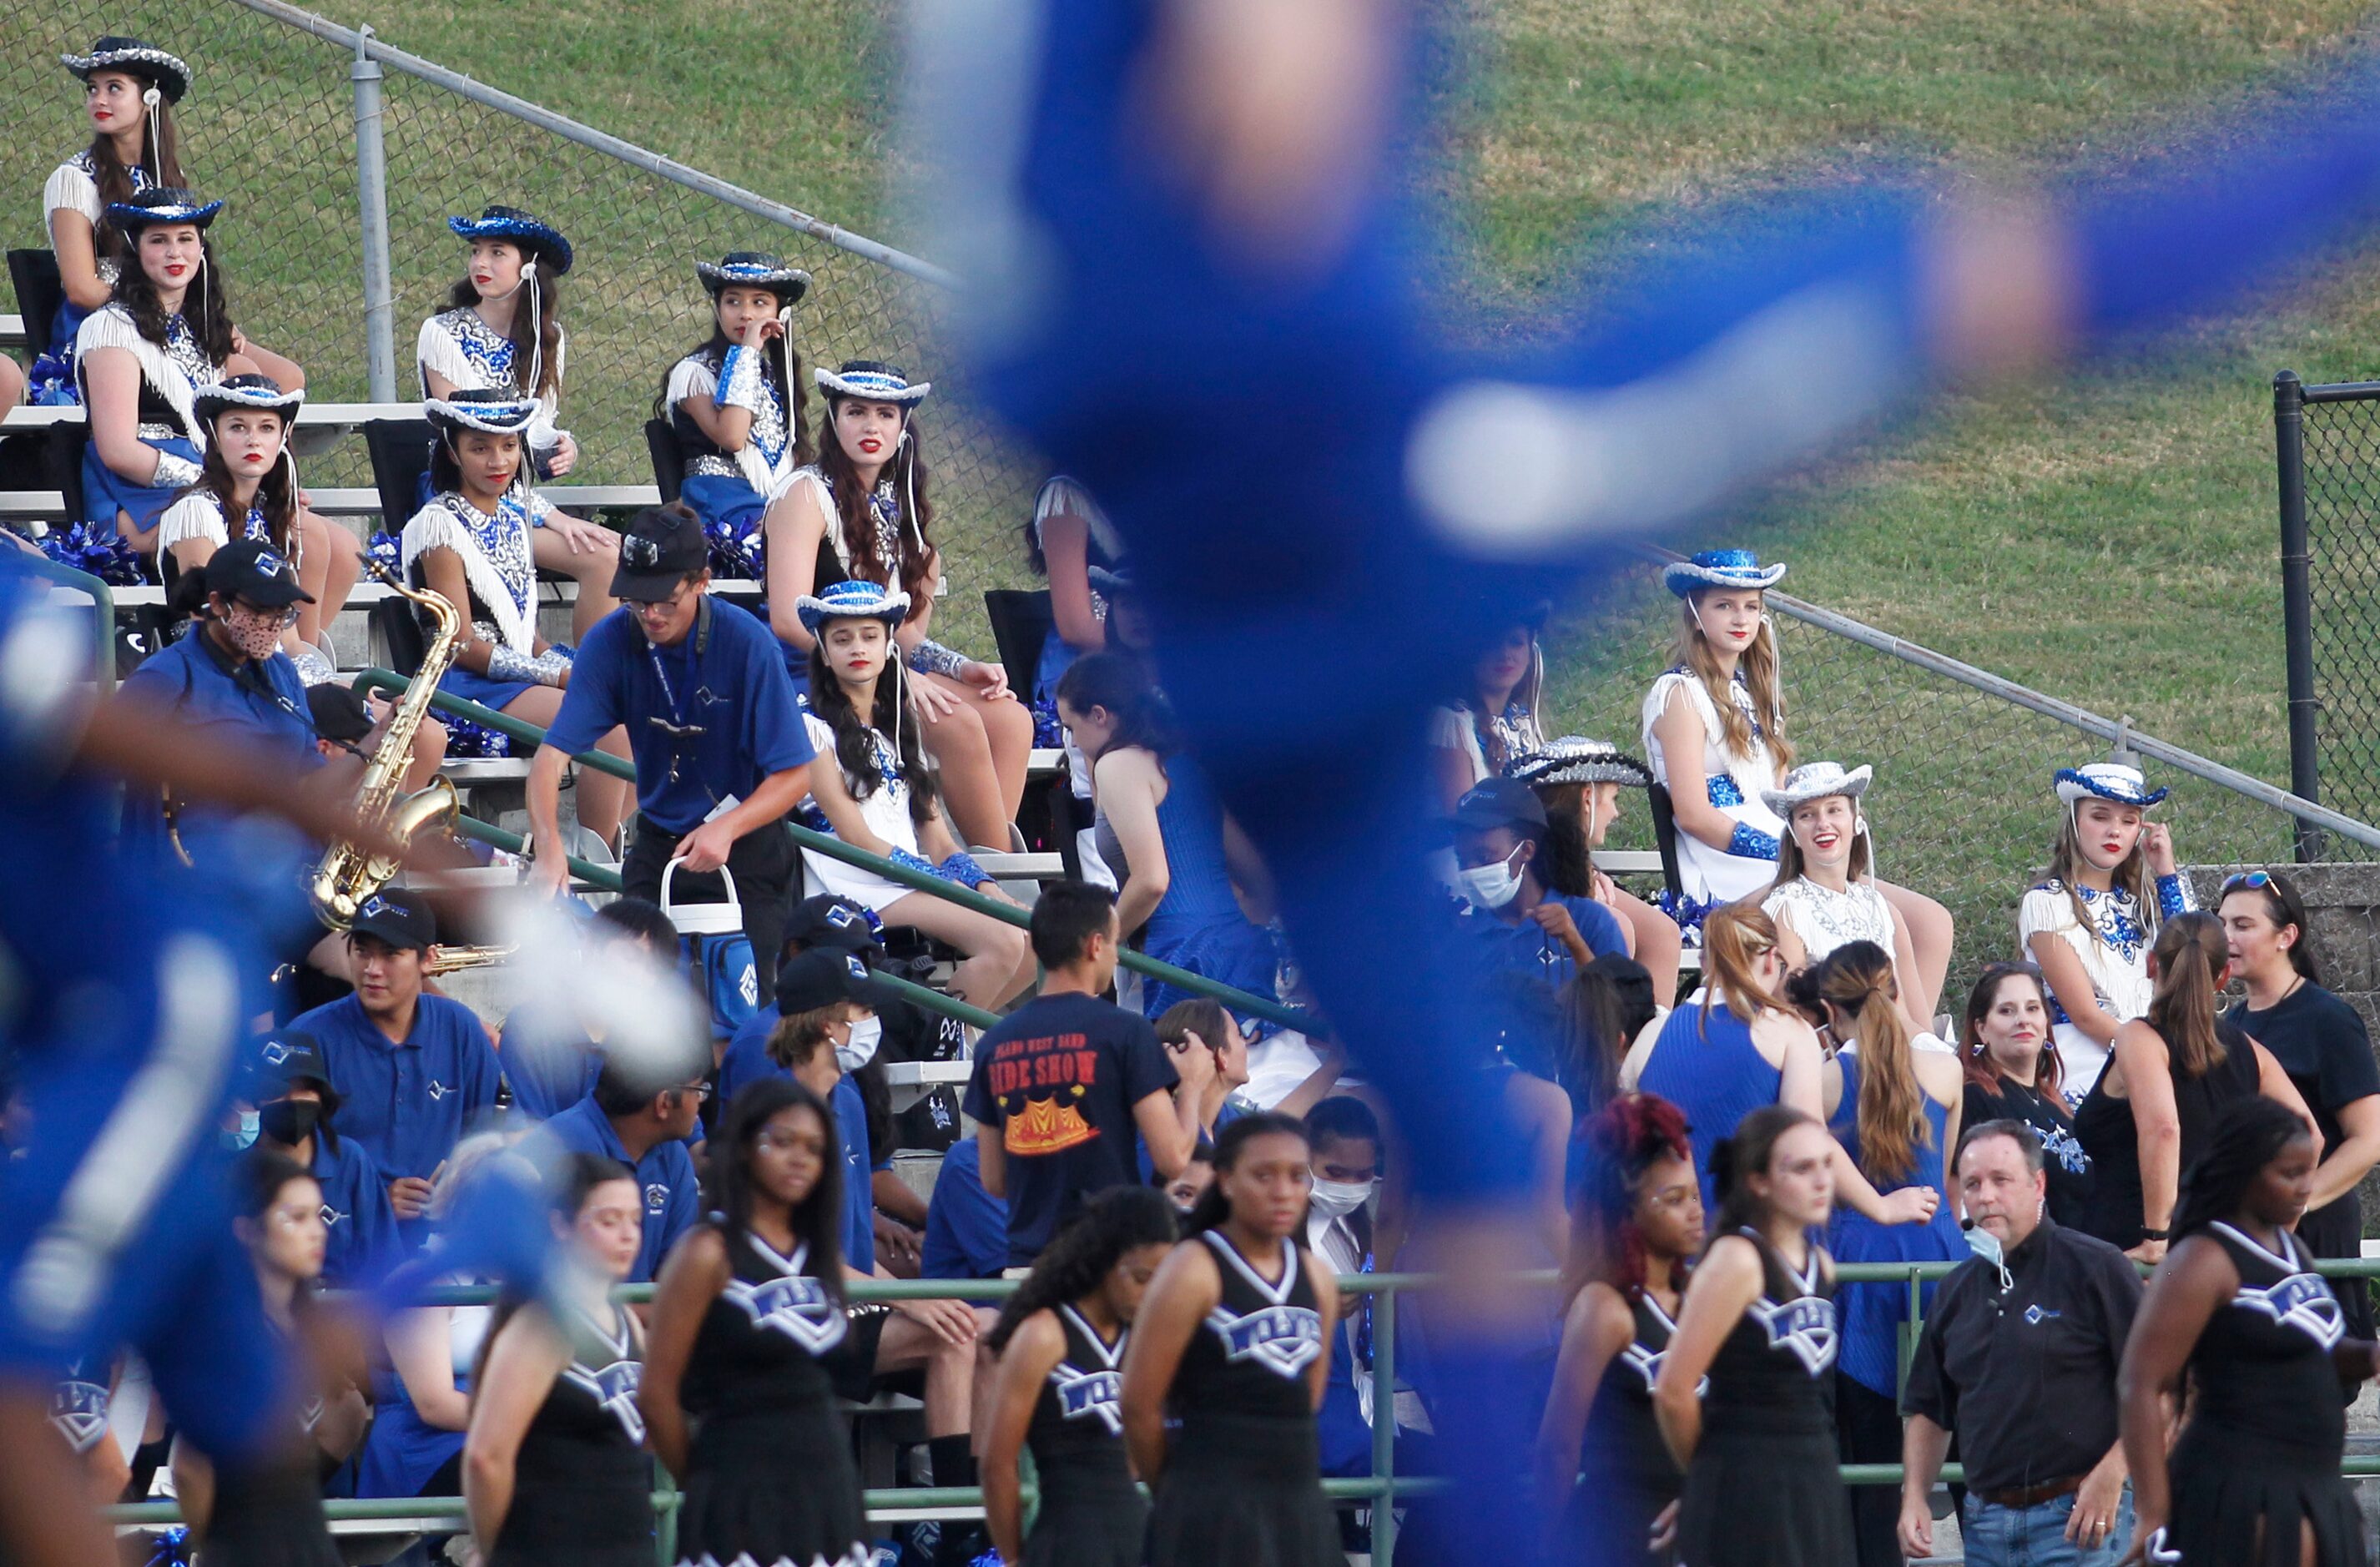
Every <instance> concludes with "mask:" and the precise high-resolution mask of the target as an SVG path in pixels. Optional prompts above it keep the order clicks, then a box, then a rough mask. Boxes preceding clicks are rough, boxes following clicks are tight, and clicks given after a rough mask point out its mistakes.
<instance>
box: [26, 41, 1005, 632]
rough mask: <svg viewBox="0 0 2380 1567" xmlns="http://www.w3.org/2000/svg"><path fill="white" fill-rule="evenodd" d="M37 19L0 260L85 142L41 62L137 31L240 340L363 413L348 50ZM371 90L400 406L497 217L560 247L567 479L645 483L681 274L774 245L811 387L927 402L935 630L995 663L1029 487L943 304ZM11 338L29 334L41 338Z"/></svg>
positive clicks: (706, 331)
mask: <svg viewBox="0 0 2380 1567" xmlns="http://www.w3.org/2000/svg"><path fill="white" fill-rule="evenodd" d="M14 14H15V16H16V17H17V18H18V19H20V20H23V19H27V18H29V17H30V11H29V10H18V11H17V12H15V13H14ZM42 22H43V25H42V28H41V29H40V30H38V31H36V30H31V29H28V30H25V31H24V32H22V33H21V34H20V35H19V36H18V39H17V43H18V47H16V48H14V49H12V50H10V51H8V52H7V55H6V58H5V59H0V102H5V103H8V104H10V105H11V107H12V113H11V116H10V117H11V123H12V126H13V130H12V133H11V134H10V135H9V136H7V137H6V138H0V189H6V190H9V191H12V192H15V193H16V195H15V199H14V200H9V201H7V202H6V203H5V204H0V240H5V242H6V245H7V246H8V247H9V248H11V249H14V248H18V247H39V246H45V245H46V244H47V243H48V240H47V237H46V235H45V233H44V230H43V226H42V224H43V218H42V213H41V211H40V207H41V201H40V199H39V198H40V194H41V189H42V182H43V181H44V180H46V179H47V178H48V176H49V174H50V171H51V170H52V169H54V168H55V167H56V166H57V164H59V163H60V162H61V161H63V160H64V159H65V158H67V156H69V155H70V154H72V153H74V152H79V151H81V150H82V149H83V148H84V147H85V146H87V145H88V144H89V140H90V138H89V134H88V130H87V128H86V122H85V120H84V118H83V115H82V108H81V103H82V87H81V84H80V83H79V82H78V81H77V80H76V79H74V78H73V77H71V76H69V75H68V74H67V72H66V71H65V70H64V69H63V68H62V67H60V66H59V64H58V56H59V55H63V54H67V53H75V54H80V53H82V52H83V51H85V50H87V49H88V48H89V47H90V45H91V40H92V39H93V38H95V37H97V36H99V35H100V34H102V33H128V34H132V35H135V36H139V37H141V38H145V39H147V40H148V41H149V42H151V43H154V44H155V45H157V46H158V47H160V48H163V49H167V50H170V51H172V52H173V53H175V54H176V55H181V56H182V57H183V58H185V59H187V60H188V61H189V62H190V64H191V66H192V67H193V69H194V70H195V72H196V73H197V82H196V84H195V85H194V86H193V88H192V89H191V91H190V94H189V96H188V98H187V99H185V100H184V102H183V103H182V104H181V106H180V111H179V114H178V128H179V130H180V135H181V148H182V167H183V170H184V173H185V175H186V176H187V177H188V179H189V180H190V181H191V183H192V184H193V185H195V186H196V187H197V188H199V189H200V191H201V192H202V193H204V194H205V195H207V196H208V197H210V198H221V199H223V200H225V202H226V206H225V213H224V216H223V219H222V220H221V221H220V222H219V223H218V224H217V225H215V227H214V229H213V231H212V235H211V238H212V240H213V242H214V244H215V247H216V250H217V253H218V255H219V257H220V259H221V261H222V264H223V267H224V273H225V279H226V280H227V283H228V287H229V293H230V298H231V301H232V306H233V310H234V311H235V314H236V316H237V320H238V322H239V323H240V325H241V328H242V329H243V330H244V331H246V332H248V333H249V334H250V335H252V336H253V337H254V338H255V340H256V341H257V342H259V343H261V344H263V345H265V346H269V347H272V348H273V349H275V350H277V351H280V352H283V353H286V354H288V355H289V356H290V357H291V358H295V359H297V361H298V362H299V363H300V364H302V365H304V366H305V367H306V372H307V382H308V391H309V393H310V395H311V396H312V397H314V398H315V399H316V400H318V401H350V402H353V401H363V400H365V398H366V396H367V391H368V380H367V362H366V341H365V326H364V285H363V267H364V258H363V244H362V239H361V237H360V229H359V223H358V176H357V155H356V123H355V93H354V88H353V84H352V83H351V81H350V80H349V77H348V67H349V65H350V63H351V56H350V55H348V54H347V53H346V52H344V51H342V50H341V49H340V48H339V47H338V46H337V45H336V44H334V43H329V42H326V41H324V40H322V39H319V38H316V37H313V36H311V35H310V34H308V33H306V32H303V31H300V30H297V29H295V28H292V27H290V26H287V25H285V24H284V23H282V22H280V21H278V20H276V19H274V18H271V17H268V16H265V15H262V14H261V13H259V12H257V11H255V10H252V9H250V8H249V7H247V6H242V5H239V4H237V0H174V3H172V4H159V3H156V0H104V3H102V0H58V3H57V4H55V5H52V6H45V7H42ZM507 85H513V86H528V84H518V83H516V84H507ZM381 89H382V97H383V120H382V125H383V142H384V146H385V153H386V170H387V177H386V189H387V199H388V222H389V260H390V265H391V272H392V277H393V281H394V285H395V347H396V361H397V395H399V397H401V398H404V397H411V396H412V395H415V393H416V391H417V389H418V381H417V378H416V376H415V372H414V370H413V342H414V334H415V333H416V331H417V330H418V329H419V326H420V323H421V322H422V321H423V320H424V319H425V318H426V317H428V316H430V315H431V314H433V313H435V312H436V311H438V310H443V309H444V308H445V306H446V300H447V293H448V290H449V289H450V288H451V287H452V286H453V285H454V284H455V281H456V280H457V279H458V278H460V277H461V276H462V275H463V261H464V250H463V246H462V243H461V242H460V241H459V240H457V239H456V238H455V237H454V236H453V235H452V234H450V233H449V232H448V231H447V228H446V219H447V218H448V217H449V216H450V215H453V214H455V213H478V212H479V211H480V208H481V207H483V206H485V205H487V204H488V203H490V202H503V203H505V204H508V205H513V206H518V207H522V208H525V209H527V210H528V211H530V212H533V213H537V214H538V215H539V216H540V217H542V218H544V219H545V220H547V221H548V222H550V223H553V225H556V226H557V227H559V228H560V229H562V231H563V232H564V233H565V234H566V235H568V236H569V237H570V239H571V243H572V245H573V246H574V248H575V249H576V250H577V260H576V263H575V264H574V266H573V267H572V269H571V272H570V274H569V276H568V277H566V278H565V279H563V280H562V282H561V284H560V287H559V297H560V310H561V317H562V321H563V323H564V325H565V328H566V329H567V331H568V333H569V336H570V352H569V358H570V364H569V380H568V383H567V384H566V386H565V394H564V405H563V416H564V417H563V423H564V424H565V426H566V427H568V428H569V429H570V430H571V431H572V432H573V433H574V434H575V435H576V436H577V439H578V442H579V446H580V450H581V453H582V456H581V460H580V463H579V466H578V468H577V469H575V470H574V471H573V472H572V474H571V475H570V477H569V479H568V480H565V482H567V483H572V484H648V483H650V482H651V481H652V469H651V465H650V459H649V457H648V456H647V453H646V448H645V442H644V436H643V433H642V425H643V423H644V421H645V419H647V418H648V417H650V415H651V413H652V411H653V404H654V401H655V399H656V398H657V397H658V396H659V395H660V392H661V388H662V380H663V378H664V377H665V376H666V375H667V373H668V371H669V368H670V366H671V365H672V364H673V363H674V362H675V361H676V360H677V358H679V356H681V355H683V354H685V353H686V352H687V351H688V350H689V349H691V348H693V347H695V346H698V345H699V344H700V343H702V342H703V341H704V340H705V339H707V338H708V336H709V335H710V303H709V299H708V297H707V296H706V295H705V294H704V293H703V291H702V288H701V285H700V284H699V283H698V281H697V279H696V277H695V274H694V263H695V261H697V260H698V259H699V260H711V261H715V260H717V259H718V258H719V257H720V256H721V255H722V254H723V253H724V252H726V251H729V250H736V249H758V250H771V251H775V252H776V253H778V254H780V255H783V256H784V257H786V258H787V259H788V260H789V261H792V262H793V263H794V264H795V265H796V266H800V267H802V268H804V269H805V270H807V271H808V272H809V273H810V274H811V275H812V277H813V278H815V279H816V282H815V284H814V285H813V287H812V288H811V291H810V293H809V295H808V297H807V298H805V299H804V300H803V302H802V303H801V304H800V305H799V306H798V307H796V310H795V324H794V339H795V346H796V348H797V349H798V350H799V352H800V353H801V355H802V358H803V359H804V361H805V367H806V370H807V366H809V365H815V364H820V363H824V364H829V365H832V364H833V363H836V362H838V361H840V360H842V359H844V358H884V359H890V360H892V361H893V362H895V363H898V364H900V365H902V366H904V367H905V368H906V369H907V370H909V371H910V373H911V374H912V375H914V376H918V377H922V378H925V379H929V380H931V381H932V382H933V383H934V395H933V398H932V400H931V401H930V402H929V403H928V404H927V406H926V407H925V410H924V412H923V414H922V416H921V418H920V419H919V423H918V431H919V434H920V437H921V439H922V441H923V450H924V452H925V454H926V457H927V460H928V464H929V472H930V476H931V486H932V489H931V494H932V498H933V502H934V505H935V512H936V519H935V528H934V532H935V535H936V538H937V540H938V541H939V542H940V543H941V546H942V550H943V554H944V558H945V562H946V574H947V576H948V578H949V580H950V582H951V584H952V594H951V597H950V598H949V599H948V600H947V601H945V602H944V604H943V605H942V608H941V612H940V613H938V615H937V617H936V621H935V626H936V631H935V634H936V636H937V637H938V638H941V639H943V640H946V641H950V642H952V643H953V645H955V646H958V647H961V648H964V649H965V650H969V651H971V652H977V653H980V654H983V655H984V656H987V657H989V656H991V654H992V651H993V649H992V644H991V638H990V631H989V628H988V626H986V623H985V620H984V614H983V599H982V594H983V591H984V590H985V589H990V588H1000V587H1015V586H1022V585H1025V584H1024V579H1025V577H1026V565H1025V561H1024V553H1023V550H1022V547H1021V544H1020V542H1019V534H1018V530H1019V527H1020V525H1021V524H1022V523H1023V521H1024V520H1025V518H1026V516H1027V514H1028V512H1029V509H1030V506H1031V504H1032V497H1033V491H1034V487H1035V485H1036V484H1037V483H1038V478H1039V474H1038V470H1037V469H1036V468H1035V466H1034V465H1033V463H1032V461H1031V459H1030V458H1029V457H1028V456H1026V454H1024V453H1021V452H1019V451H1018V450H1016V449H1015V448H1014V446H1013V445H1011V444H1009V443H1006V442H1004V441H1003V440H1002V438H1001V437H1000V436H999V435H998V434H997V433H996V432H995V431H994V430H993V429H992V427H991V424H990V421H989V419H987V418H986V416H985V415H984V413H983V412H982V407H981V404H980V403H979V402H978V401H977V398H976V397H975V396H974V395H973V394H972V392H971V390H970V388H969V386H968V384H967V378H966V376H965V372H964V370H963V369H962V368H961V367H960V366H959V364H958V363H957V362H956V356H955V353H954V352H953V350H952V349H951V348H949V347H948V346H946V345H947V344H948V341H949V338H948V333H947V309H948V303H949V301H948V298H947V296H946V295H945V293H944V292H943V291H942V290H941V288H939V287H937V286H936V285H933V284H931V283H928V282H925V281H922V280H920V279H917V278H914V277H911V276H908V275H905V274H904V273H900V272H897V271H895V270H893V269H892V268H891V267H888V266H885V265H882V264H880V263H879V262H877V261H871V260H868V259H867V258H865V257H862V256H859V255H856V254H853V253H852V252H851V251H848V250H845V249H842V248H840V247H837V246H834V245H832V244H828V243H826V242H824V241H821V240H819V239H816V238H813V237H809V236H807V235H804V234H800V233H797V232H795V231H794V230H792V229H789V228H786V227H784V226H783V225H778V224H774V223H771V222H769V221H767V220H766V219H763V218H759V217H757V216H754V215H752V214H750V213H745V212H742V211H739V210H737V209H735V208H734V207H731V206H728V205H726V204H725V203H723V202H722V201H719V200H713V199H712V198H710V197H708V196H706V195H704V194H702V193H700V192H698V191H696V190H693V189H691V188H687V187H686V186H683V185H680V184H677V183H675V182H674V181H672V180H669V179H667V178H664V177H662V176H660V175H657V174H653V173H650V172H649V171H647V170H645V169H642V168H638V167H637V166H635V165H633V164H627V163H625V162H622V161H621V160H620V159H618V158H615V157H612V156H610V155H608V154H606V153H604V152H599V151H596V150H594V149H592V148H589V147H584V146H580V145H578V144H577V143H576V142H573V141H570V140H566V139H565V138H563V137H561V136H558V135H555V134H553V133H552V132H550V131H548V130H546V129H544V128H540V127H538V126H534V125H530V124H528V123H527V122H524V121H522V120H519V119H516V118H515V117H513V116H512V115H507V114H504V113H503V112H501V111H499V110H496V109H493V108H490V107H487V106H484V105H482V104H480V103H475V102H472V101H470V100H468V99H466V98H463V97H460V96H458V95H456V94H455V93H454V92H451V91H447V90H446V89H444V88H443V87H441V86H438V85H435V84H433V83H431V82H428V81H424V80H421V79H417V78H415V77H411V76H408V75H407V74H405V73H404V72H403V71H402V70H401V69H398V68H396V67H389V68H388V69H387V71H386V75H385V79H383V82H382V83H381ZM530 90H531V91H533V88H531V89H530ZM28 326H29V329H30V332H31V333H32V334H33V335H34V336H36V337H42V336H45V335H46V332H47V323H46V322H42V323H32V322H29V323H28ZM809 410H810V415H811V419H812V422H813V424H814V425H815V424H816V423H817V421H818V420H819V419H820V418H821V417H822V416H823V412H824V409H823V406H822V405H821V404H820V401H819V400H818V398H817V397H816V396H815V395H811V397H810V400H809ZM305 477H306V480H307V482H308V483H310V484H327V485H362V484H368V483H369V482H370V466H369V463H368V461H367V459H366V457H365V454H364V448H363V443H362V442H361V441H360V440H358V439H349V440H347V441H345V442H342V443H340V444H339V445H338V446H336V447H334V449H333V450H331V451H330V452H328V453H325V454H323V455H322V456H316V457H314V458H312V459H310V461H309V462H308V463H307V465H306V470H305Z"/></svg>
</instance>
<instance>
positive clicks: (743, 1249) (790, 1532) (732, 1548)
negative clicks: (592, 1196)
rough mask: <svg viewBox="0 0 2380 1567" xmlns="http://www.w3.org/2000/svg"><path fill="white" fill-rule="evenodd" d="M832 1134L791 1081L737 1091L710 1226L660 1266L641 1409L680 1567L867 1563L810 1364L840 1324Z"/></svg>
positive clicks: (721, 1146)
mask: <svg viewBox="0 0 2380 1567" xmlns="http://www.w3.org/2000/svg"><path fill="white" fill-rule="evenodd" d="M833 1128H834V1122H833V1119H832V1112H831V1111H829V1110H828V1109H827V1107H826V1105H825V1104H824V1103H823V1102H822V1101H821V1100H820V1099H819V1098H818V1096H817V1095H815V1094H813V1093H811V1092H810V1091H809V1090H808V1089H807V1088H805V1087H802V1086H801V1085H800V1084H798V1083H796V1082H795V1081H794V1080H793V1079H792V1078H790V1077H773V1076H772V1077H769V1078H765V1079H763V1080H761V1081H759V1082H757V1083H755V1084H753V1085H752V1086H751V1087H748V1088H747V1089H745V1090H744V1091H743V1092H742V1093H740V1094H737V1095H736V1096H735V1103H734V1104H732V1105H730V1106H729V1107H728V1110H727V1114H726V1116H725V1117H724V1119H723V1121H722V1124H721V1126H720V1135H719V1136H718V1138H717V1139H715V1140H714V1141H713V1143H712V1144H711V1147H712V1149H713V1151H712V1153H711V1156H710V1160H711V1163H710V1189H709V1193H708V1196H709V1197H710V1208H711V1209H712V1211H711V1214H710V1220H709V1221H708V1222H706V1223H704V1224H701V1225H699V1226H698V1227H696V1228H695V1229H694V1230H692V1231H690V1232H689V1233H687V1234H686V1238H685V1239H684V1240H682V1241H680V1242H679V1243H678V1244H677V1246H676V1248H675V1249H674V1250H673V1251H672V1252H671V1253H670V1256H669V1260H668V1262H667V1263H666V1264H664V1265H663V1267H662V1276H661V1281H660V1284H659V1286H658V1288H657V1289H656V1291H655V1293H654V1296H653V1331H652V1342H651V1344H650V1348H649V1349H648V1350H647V1352H646V1358H645V1380H644V1389H643V1391H642V1393H641V1394H640V1395H639V1398H638V1403H640V1404H641V1406H642V1407H643V1409H644V1413H645V1421H646V1425H647V1427H648V1428H649V1429H650V1431H651V1433H652V1445H653V1452H655V1453H656V1454H658V1455H659V1456H660V1458H661V1461H662V1463H663V1464H666V1465H668V1467H669V1470H670V1473H672V1474H674V1475H677V1476H683V1477H684V1481H685V1487H686V1500H685V1501H684V1503H683V1504H682V1505H681V1507H680V1508H679V1511H678V1522H677V1560H678V1561H679V1563H680V1567H690V1564H692V1563H696V1562H700V1563H704V1564H705V1567H712V1564H716V1563H723V1562H738V1563H750V1564H752V1567H861V1564H864V1563H865V1562H867V1561H868V1556H869V1546H868V1518H867V1513H866V1512H865V1510H864V1508H863V1507H862V1505H861V1502H860V1498H859V1471H858V1469H857V1468H856V1466H855V1465H854V1464H853V1463H852V1457H851V1443H850V1441H849V1439H847V1438H846V1436H845V1435H844V1426H843V1418H842V1416H841V1415H838V1414H837V1413H836V1412H835V1406H834V1385H833V1381H832V1378H831V1377H830V1375H829V1373H828V1371H827V1369H826V1367H825V1366H824V1365H823V1364H821V1357H823V1356H826V1355H827V1354H830V1353H831V1352H832V1350H833V1349H834V1347H835V1346H836V1345H838V1344H840V1343H841V1342H843V1336H844V1327H845V1320H844V1314H843V1287H842V1283H841V1281H842V1278H843V1256H842V1251H841V1249H840V1246H839V1245H838V1243H837V1239H836V1226H837V1224H838V1223H839V1221H840V1215H841V1214H842V1212H843V1185H842V1180H841V1164H842V1160H841V1155H840V1153H839V1151H838V1145H837V1144H836V1142H835V1136H834V1129H833ZM688 1416H692V1419H693V1428H692V1432H691V1434H690V1435H689V1432H688V1428H687V1425H688V1422H687V1417H688Z"/></svg>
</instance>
